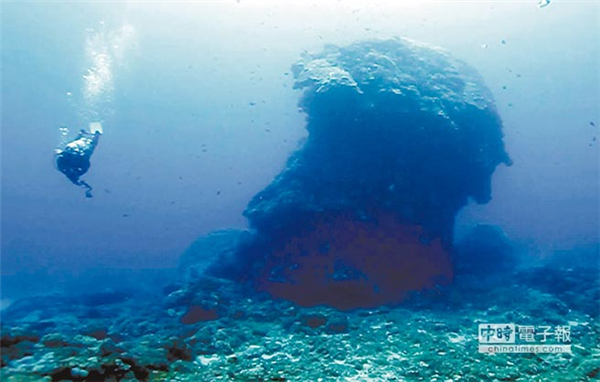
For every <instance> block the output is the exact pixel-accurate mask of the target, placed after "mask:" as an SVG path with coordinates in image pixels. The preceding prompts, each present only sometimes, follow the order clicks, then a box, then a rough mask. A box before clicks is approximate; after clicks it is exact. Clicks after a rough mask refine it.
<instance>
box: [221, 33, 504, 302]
mask: <svg viewBox="0 0 600 382" xmlns="http://www.w3.org/2000/svg"><path fill="white" fill-rule="evenodd" d="M293 73H294V76H295V79H296V83H295V86H296V88H298V89H302V90H303V95H302V97H301V100H300V107H301V109H302V110H303V111H304V113H306V116H307V126H306V128H307V130H308V133H309V136H308V138H307V140H306V142H305V143H304V145H303V146H302V147H301V148H300V149H299V150H298V151H297V152H296V153H294V154H293V155H292V157H291V158H290V159H289V161H288V163H287V167H286V168H285V169H284V170H283V171H282V173H281V174H279V175H278V176H277V177H276V178H275V180H274V181H273V182H272V183H271V184H269V185H268V186H267V187H266V188H265V189H264V190H263V191H261V192H259V193H258V194H257V195H256V196H255V197H254V198H253V199H252V200H251V201H250V203H249V205H248V207H247V208H246V210H245V212H244V215H245V216H246V217H247V218H248V220H249V222H250V226H251V228H252V230H253V233H254V236H253V237H252V238H249V239H248V240H246V241H245V243H244V244H243V245H240V246H238V247H237V249H236V250H235V251H234V252H235V253H234V254H235V256H233V264H231V263H230V264H224V263H225V261H223V260H222V259H221V260H219V265H218V266H216V267H213V268H212V273H211V274H213V275H219V276H224V277H229V278H232V279H238V280H240V279H244V280H249V281H251V282H252V283H253V284H254V285H255V286H256V287H257V288H258V289H259V290H265V291H268V292H269V293H271V294H272V295H274V296H277V297H283V298H286V299H290V300H293V301H295V302H297V303H300V304H302V305H318V304H327V305H331V306H335V307H338V308H340V309H352V308H356V307H368V306H377V305H381V304H387V303H394V302H398V301H400V300H402V298H403V297H404V296H405V295H406V294H407V293H408V292H410V291H419V290H423V289H427V288H432V287H434V286H435V285H442V284H445V283H448V282H449V281H450V280H451V279H452V267H451V261H450V256H449V252H450V250H451V245H450V242H451V237H452V232H453V225H454V218H455V215H456V213H457V211H458V210H459V209H460V208H462V207H463V206H464V205H465V204H466V203H467V201H468V199H469V198H473V199H474V200H476V201H477V202H479V203H485V202H487V201H489V199H490V197H491V195H490V189H491V187H490V182H491V175H492V173H493V171H494V169H495V168H496V166H497V165H498V164H500V163H505V164H510V159H509V157H508V155H507V154H506V152H505V150H504V144H503V141H502V131H501V130H502V129H501V128H502V123H501V120H500V118H499V116H498V114H497V112H496V109H495V106H494V103H493V100H492V97H491V95H490V93H489V91H488V90H487V88H486V87H485V85H483V82H482V80H481V78H480V77H479V76H478V74H477V73H476V72H475V71H474V70H473V69H471V68H470V67H468V66H467V65H466V64H464V63H462V62H461V61H459V60H456V59H454V58H452V57H451V56H450V55H449V54H447V53H445V52H443V51H441V50H440V49H437V48H433V47H429V46H425V45H423V44H418V43H415V42H413V41H409V40H406V39H394V40H387V41H367V42H360V43H355V44H352V45H349V46H346V47H338V46H327V47H326V48H325V49H324V51H323V52H321V53H319V54H315V55H306V56H305V57H304V58H303V59H302V60H301V61H300V62H298V63H296V64H295V65H294V66H293Z"/></svg>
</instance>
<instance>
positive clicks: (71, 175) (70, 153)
mask: <svg viewBox="0 0 600 382" xmlns="http://www.w3.org/2000/svg"><path fill="white" fill-rule="evenodd" d="M100 135H102V126H101V125H100V123H98V122H95V123H90V132H89V133H88V132H87V131H85V130H84V129H81V130H80V131H79V134H77V137H76V138H75V139H74V140H72V141H71V142H69V143H67V144H66V145H65V147H64V148H62V149H57V150H56V153H55V154H54V164H55V166H56V169H57V170H59V171H60V172H62V173H63V174H65V176H66V177H67V178H68V179H69V180H70V181H71V182H73V184H75V185H77V186H82V187H85V188H86V191H85V196H86V197H88V198H91V197H92V186H90V185H89V184H87V183H86V182H85V181H84V180H81V179H79V178H80V177H81V176H82V175H83V174H85V173H86V172H87V170H88V169H89V168H90V157H91V156H92V154H93V153H94V149H95V148H96V145H98V140H99V139H100Z"/></svg>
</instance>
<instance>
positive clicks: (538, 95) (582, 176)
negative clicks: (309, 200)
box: [0, 0, 600, 311]
mask: <svg viewBox="0 0 600 382" xmlns="http://www.w3.org/2000/svg"><path fill="white" fill-rule="evenodd" d="M599 14H600V4H599V3H598V2H597V1H577V2H571V1H566V0H563V1H560V0H556V1H552V2H551V3H549V4H548V5H547V6H545V7H541V8H540V7H539V6H538V4H537V2H536V1H534V0H531V1H525V0H524V1H520V2H511V1H495V2H477V3H475V2H462V3H461V2H425V3H419V2H410V1H405V2H398V3H392V2H385V1H383V2H380V3H372V4H366V2H365V3H362V2H346V1H325V2H318V1H315V2H312V3H309V2H274V1H273V2H259V1H252V0H242V1H240V2H236V1H220V2H195V3H166V2H153V3H149V2H148V3H144V2H139V3H138V2H130V3H113V2H52V3H41V2H25V3H23V2H3V3H2V5H1V42H0V43H1V45H0V46H1V48H0V64H1V72H0V74H1V77H0V81H1V82H0V96H1V105H0V107H1V109H0V111H1V115H0V129H1V130H0V138H1V146H0V147H1V163H0V165H1V167H0V168H1V183H0V192H1V204H0V213H1V217H0V219H1V220H0V229H1V231H0V255H1V272H2V273H1V277H2V278H1V282H2V296H1V297H2V303H3V306H4V305H8V304H10V303H12V302H13V301H15V300H17V299H18V298H20V297H26V296H36V295H39V294H44V293H48V292H50V291H55V292H58V293H60V294H61V295H67V294H69V293H71V292H84V291H89V292H99V291H106V290H107V288H112V289H111V290H114V289H119V288H126V289H128V290H129V289H135V288H137V289H142V290H144V289H146V290H151V289H153V288H162V287H163V286H164V285H166V284H167V283H168V282H170V281H173V280H178V271H176V267H177V265H178V262H179V258H180V256H181V255H182V254H183V253H184V252H185V251H186V249H187V248H188V247H189V246H190V245H191V244H192V243H193V242H194V241H195V240H196V239H197V238H198V237H199V236H202V235H205V234H207V233H209V232H212V231H216V230H220V229H244V228H248V222H247V220H246V218H244V216H243V215H242V212H243V211H244V209H245V208H246V206H247V205H248V202H249V201H250V200H251V199H252V198H253V197H254V196H255V195H256V194H257V193H258V192H259V191H261V190H263V189H264V188H265V187H266V186H267V185H268V184H269V183H270V182H271V181H272V180H273V179H274V178H275V177H276V176H277V174H279V173H280V172H281V171H282V169H284V168H285V166H286V161H287V159H288V158H289V157H290V155H291V154H292V153H293V152H294V151H295V150H296V149H298V148H299V147H300V146H301V144H302V142H303V141H304V139H306V137H307V132H306V130H305V126H306V115H305V114H304V113H303V112H302V111H301V110H299V108H298V100H299V99H300V96H301V91H300V90H298V89H294V77H293V73H292V71H291V65H292V64H293V63H295V62H296V61H298V60H299V59H300V57H301V55H302V54H303V53H305V52H310V53H316V52H319V51H321V50H322V48H323V46H324V45H325V44H335V45H340V46H343V45H348V44H351V43H353V42H356V41H361V40H369V39H388V38H392V37H396V36H404V37H409V38H411V39H414V40H416V41H422V42H425V43H427V44H431V45H435V46H440V47H443V48H444V49H446V50H447V51H448V52H450V54H452V55H453V56H455V57H457V58H459V59H461V60H463V61H464V62H466V63H467V64H469V65H470V66H472V67H473V68H475V69H476V70H477V71H478V72H479V73H480V74H481V76H482V78H483V81H484V82H485V84H486V85H487V86H488V87H489V88H490V90H491V92H492V93H493V96H494V99H495V101H496V107H497V110H498V113H499V115H500V116H501V118H502V120H503V132H504V144H505V148H506V151H507V152H508V154H509V155H510V157H511V159H512V161H513V162H514V164H513V165H512V166H510V167H508V166H505V165H500V166H498V168H497V169H496V171H495V173H494V175H493V178H492V193H491V196H492V199H491V201H490V202H489V203H487V204H483V205H480V204H476V203H474V202H472V201H470V202H469V204H468V205H467V206H466V207H465V208H463V209H462V210H461V211H460V212H459V214H458V215H457V216H456V225H455V228H454V231H455V238H456V241H457V242H458V241H460V239H461V238H462V237H464V236H465V235H467V234H468V232H469V230H470V229H471V228H472V227H474V226H476V225H478V224H487V225H493V226H497V227H499V228H500V229H501V231H502V232H503V233H504V235H505V236H506V238H507V240H510V242H511V245H513V246H514V247H515V248H517V249H518V250H516V252H518V256H520V257H521V258H520V260H523V261H525V262H527V261H532V262H535V261H538V260H540V259H546V258H548V257H552V255H553V254H555V253H557V251H558V252H560V251H563V252H564V251H569V250H573V249H581V248H584V249H585V250H582V251H581V253H584V254H588V253H592V254H593V253H597V251H598V246H599V245H600V149H599V143H598V140H597V139H598V136H599V135H600V110H599V107H598V105H600V70H599V69H600V34H599V33H598V31H599V30H600V21H599V20H600V18H599ZM91 122H101V124H102V127H103V134H102V137H101V139H100V142H99V145H98V147H97V148H96V151H95V153H94V155H93V156H92V158H91V168H90V170H89V171H88V173H87V174H86V175H84V176H83V179H85V180H86V181H87V182H88V183H90V184H91V185H92V186H93V187H94V196H93V198H86V197H85V195H84V190H83V189H82V188H80V187H76V186H75V185H73V184H71V183H70V182H69V181H68V180H67V179H66V178H65V177H64V176H63V175H62V174H61V173H60V172H58V171H56V170H55V168H54V167H53V154H54V150H55V149H56V148H58V147H61V145H63V144H64V143H65V141H67V140H69V139H72V138H73V137H74V136H75V135H76V133H77V132H78V131H79V129H82V128H87V127H88V125H89V123H91ZM65 127H66V128H67V129H64V128H65ZM61 129H62V130H61ZM563 252H560V253H563ZM575 253H578V252H577V251H575ZM582 256H584V255H582ZM568 257H569V258H570V259H571V261H572V262H573V263H577V262H578V259H577V258H575V257H574V256H572V255H569V256H568ZM586 259H587V257H586ZM592 311H593V309H592Z"/></svg>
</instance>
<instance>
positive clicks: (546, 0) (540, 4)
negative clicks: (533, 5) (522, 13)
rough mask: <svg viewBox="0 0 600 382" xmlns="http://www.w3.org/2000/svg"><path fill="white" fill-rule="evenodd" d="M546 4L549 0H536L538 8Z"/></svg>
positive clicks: (548, 3)
mask: <svg viewBox="0 0 600 382" xmlns="http://www.w3.org/2000/svg"><path fill="white" fill-rule="evenodd" d="M548 5H550V0H539V1H538V7H540V8H545V7H547V6H548Z"/></svg>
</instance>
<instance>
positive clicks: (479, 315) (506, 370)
mask: <svg viewBox="0 0 600 382" xmlns="http://www.w3.org/2000/svg"><path fill="white" fill-rule="evenodd" d="M577 255H578V253H577V252H576V251H574V252H572V254H571V256H572V257H576V256H577ZM590 265H593V264H583V263H580V264H575V265H573V266H571V267H570V268H568V269H565V268H562V267H549V266H543V267H542V266H540V267H539V268H536V270H535V272H530V271H529V270H526V269H523V270H518V271H516V272H513V273H511V274H510V275H508V277H509V278H510V280H512V282H511V283H506V282H503V283H499V284H497V285H494V286H492V288H493V289H491V290H493V292H494V293H490V290H473V289H471V288H470V287H469V286H464V285H462V284H461V283H460V280H457V282H456V283H455V284H454V285H453V286H452V287H451V288H449V289H447V290H445V291H444V292H442V293H443V295H442V296H441V297H440V298H438V299H431V298H423V297H422V296H418V295H413V296H411V297H410V298H409V299H408V300H406V301H405V302H404V303H403V304H402V306H397V307H394V308H389V307H378V308H374V309H359V310H354V311H350V312H340V311H339V310H336V309H334V308H331V307H324V306H319V307H311V308H303V307H299V306H297V305H296V304H293V303H291V302H289V301H285V300H274V299H272V298H270V297H269V296H267V295H265V294H256V293H253V292H252V291H251V290H250V289H249V288H246V287H245V286H244V285H241V284H239V283H234V282H230V281H226V280H223V279H214V278H207V277H199V278H197V279H195V280H194V281H193V282H190V283H187V284H185V285H184V286H180V287H179V288H175V289H173V288H169V289H168V290H166V291H165V293H167V294H166V295H162V296H159V295H144V294H133V295H132V298H129V299H105V300H103V301H102V304H101V305H97V306H95V307H92V306H90V305H89V303H87V302H88V299H87V297H86V296H82V297H78V298H66V297H61V296H57V295H50V296H43V297H40V298H33V299H28V300H22V301H20V302H18V303H15V304H14V305H12V306H10V307H8V308H7V309H6V310H5V311H3V312H2V328H1V329H2V338H1V341H0V342H1V346H2V349H1V360H2V367H1V368H0V379H1V380H2V381H7V382H17V381H19V382H29V381H31V382H33V381H35V382H40V381H47V382H51V381H78V382H84V381H94V382H96V381H115V382H117V381H119V382H137V381H139V382H143V381H180V382H183V381H189V382H197V381H318V380H320V379H321V380H340V381H341V380H354V381H364V380H375V381H384V380H404V381H434V380H437V381H448V380H452V381H456V380H469V381H470V380H477V381H483V380H485V381H491V382H500V381H515V382H521V381H522V382H525V381H531V380H540V381H567V380H568V381H582V382H585V381H590V382H591V381H596V380H597V379H598V376H600V347H599V345H598V344H599V343H600V325H599V321H598V311H597V308H596V314H595V315H590V314H589V310H588V309H589V308H590V307H592V306H597V302H598V295H599V294H600V285H599V280H598V277H597V271H598V268H597V265H596V268H595V269H594V270H595V272H596V273H595V274H594V273H593V272H586V270H589V269H590ZM544 280H546V281H544ZM555 280H563V282H562V283H560V284H556V283H555V282H554V281H555ZM571 286H578V287H577V288H580V289H573V290H572V291H571V292H569V291H568V290H565V289H564V288H565V287H568V288H571ZM584 287H585V288H584ZM583 289H585V290H588V291H589V293H581V294H580V293H578V291H579V290H583ZM574 295H576V297H577V298H573V297H574ZM90 299H91V300H93V301H97V298H96V297H95V296H90ZM198 307H202V309H203V310H205V311H212V312H214V315H201V316H202V317H201V319H199V320H189V321H188V320H184V319H183V318H184V317H186V316H187V315H189V313H190V310H192V311H194V310H196V311H197V310H198V309H199V308H198ZM183 321H185V322H183ZM499 322H515V323H519V324H523V325H570V326H571V343H572V353H571V354H569V353H562V354H534V353H530V354H484V353H478V352H477V346H478V341H477V324H479V323H499Z"/></svg>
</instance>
